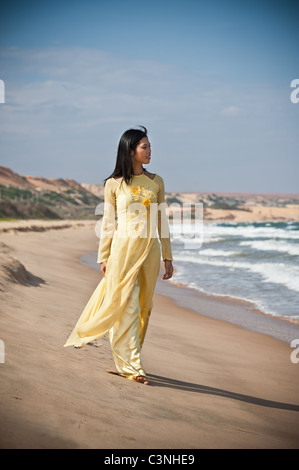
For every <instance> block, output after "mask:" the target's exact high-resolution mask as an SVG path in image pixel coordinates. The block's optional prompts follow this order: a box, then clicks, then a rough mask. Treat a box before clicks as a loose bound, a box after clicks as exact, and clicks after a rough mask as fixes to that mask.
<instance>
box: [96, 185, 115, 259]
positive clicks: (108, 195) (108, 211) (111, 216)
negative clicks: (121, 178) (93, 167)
mask: <svg viewBox="0 0 299 470" xmlns="http://www.w3.org/2000/svg"><path fill="white" fill-rule="evenodd" d="M116 185H117V183H116V181H115V180H113V179H112V178H110V179H108V180H107V181H106V184H105V193H104V197H105V201H104V214H103V220H102V227H101V236H100V242H99V249H98V259H97V262H98V263H102V262H103V261H107V260H108V258H109V256H110V249H111V243H112V238H113V233H114V229H115V211H116V195H115V189H116Z"/></svg>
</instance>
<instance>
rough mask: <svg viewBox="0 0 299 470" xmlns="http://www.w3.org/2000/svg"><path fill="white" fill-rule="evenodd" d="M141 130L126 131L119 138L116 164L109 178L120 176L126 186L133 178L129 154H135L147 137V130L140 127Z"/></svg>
mask: <svg viewBox="0 0 299 470" xmlns="http://www.w3.org/2000/svg"><path fill="white" fill-rule="evenodd" d="M140 127H141V129H143V130H141V129H128V130H127V131H126V132H124V133H123V135H122V136H121V138H120V141H119V144H118V150H117V157H116V164H115V168H114V171H113V173H112V174H111V175H110V176H108V178H106V179H105V180H104V181H105V183H106V181H107V180H108V179H109V178H120V177H121V176H122V177H123V179H124V180H125V182H126V183H127V184H130V182H131V179H132V176H133V165H132V156H131V152H132V151H133V152H135V150H136V147H137V145H138V143H139V142H140V140H141V139H143V138H144V137H147V129H146V128H145V127H143V126H140Z"/></svg>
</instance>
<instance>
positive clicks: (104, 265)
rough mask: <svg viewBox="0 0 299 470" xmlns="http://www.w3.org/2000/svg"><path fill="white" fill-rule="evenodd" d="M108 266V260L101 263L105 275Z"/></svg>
mask: <svg viewBox="0 0 299 470" xmlns="http://www.w3.org/2000/svg"><path fill="white" fill-rule="evenodd" d="M106 266H107V261H103V262H102V263H101V273H102V274H103V276H105V274H106Z"/></svg>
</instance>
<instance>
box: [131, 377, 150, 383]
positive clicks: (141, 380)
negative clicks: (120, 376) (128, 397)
mask: <svg viewBox="0 0 299 470" xmlns="http://www.w3.org/2000/svg"><path fill="white" fill-rule="evenodd" d="M132 380H135V382H139V383H141V384H144V385H148V379H147V377H145V376H144V375H135V376H134V377H132Z"/></svg>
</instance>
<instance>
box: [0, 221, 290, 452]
mask: <svg viewBox="0 0 299 470" xmlns="http://www.w3.org/2000/svg"><path fill="white" fill-rule="evenodd" d="M96 247H97V238H96V236H95V232H94V222H92V221H90V222H87V221H82V222H81V221H80V222H78V223H76V222H73V223H72V224H70V226H68V227H65V228H59V229H58V228H57V227H56V228H55V227H53V228H51V224H47V227H43V228H40V229H39V230H34V229H32V228H31V229H30V230H27V231H18V230H17V229H16V228H15V229H14V230H13V231H6V232H2V233H0V255H1V270H0V288H1V291H0V295H1V316H0V339H1V340H2V341H3V342H4V345H5V353H6V354H5V362H4V363H0V382H1V387H0V403H1V404H0V423H1V425H0V426H1V434H0V436H1V437H0V447H1V448H22V449H24V448H25V449H31V448H42V449H49V448H69V449H76V448H96V449H202V448H208V449H216V448H222V449H236V448H240V449H242V448H243V449H248V448H251V449H252V448H254V449H259V448H263V449H265V448H271V449H278V448H279V449H280V448H285V449H291V448H298V447H299V430H298V419H299V396H298V386H299V363H297V364H295V363H292V361H291V358H290V356H291V352H292V349H291V348H290V345H289V344H288V343H287V341H282V340H278V339H276V338H274V337H271V336H269V335H268V334H264V333H260V332H255V331H252V330H251V329H249V328H245V327H241V326H239V325H236V324H233V323H231V322H229V321H224V320H225V319H227V313H225V312H228V310H233V309H232V308H230V305H232V303H231V304H230V301H225V300H224V299H222V300H221V299H209V298H208V297H205V296H198V297H196V296H195V297H194V295H193V294H194V293H192V295H191V294H190V291H189V290H188V289H184V290H183V291H184V295H182V290H181V289H180V287H179V286H173V285H171V284H170V283H169V282H168V281H162V280H159V281H158V284H157V290H156V294H155V296H154V308H153V312H152V315H151V320H150V325H149V329H148V334H147V337H146V340H145V343H144V347H143V352H142V358H143V364H144V367H145V369H146V371H147V373H148V376H149V379H150V385H149V386H144V385H142V384H137V383H134V382H132V381H129V380H126V379H124V378H122V377H120V376H118V375H117V374H116V373H115V367H114V363H113V358H112V355H111V351H110V345H109V341H108V338H107V337H106V336H105V337H104V338H102V339H100V340H98V341H97V342H95V344H93V345H88V346H86V347H85V348H84V349H82V350H77V349H75V348H63V345H64V342H65V340H66V338H67V336H68V335H69V333H70V331H71V329H72V328H73V326H74V324H75V322H76V321H77V319H78V317H79V315H80V314H81V311H82V309H83V308H84V306H85V304H86V302H87V301H88V299H89V297H90V295H91V294H92V292H93V290H94V288H95V287H96V286H97V284H98V282H99V281H100V278H101V276H100V274H99V273H98V272H96V271H95V270H94V269H92V268H91V267H89V266H86V265H84V264H82V256H84V255H86V253H87V252H92V251H94V250H96ZM174 292H175V294H174ZM188 292H189V294H188ZM171 297H173V299H174V300H173V299H172V298H171ZM187 298H189V299H191V298H192V299H193V300H192V302H193V303H194V302H195V300H194V298H196V302H195V303H196V308H197V312H198V313H195V311H194V309H193V307H192V305H191V304H192V302H191V301H189V302H187V301H186V299H187ZM185 304H188V306H186V305H185ZM194 305H195V304H194ZM234 307H235V309H234V315H237V314H238V311H239V313H240V315H242V309H243V308H245V309H246V308H248V306H244V305H242V303H238V302H235V303H234ZM207 312H209V315H207ZM247 313H250V312H248V311H247ZM256 314H258V313H256ZM213 315H214V316H215V318H212V316H213ZM221 315H222V317H223V319H222V320H220V319H218V318H219V316H220V317H221ZM251 326H254V325H251ZM298 355H299V354H298Z"/></svg>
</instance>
